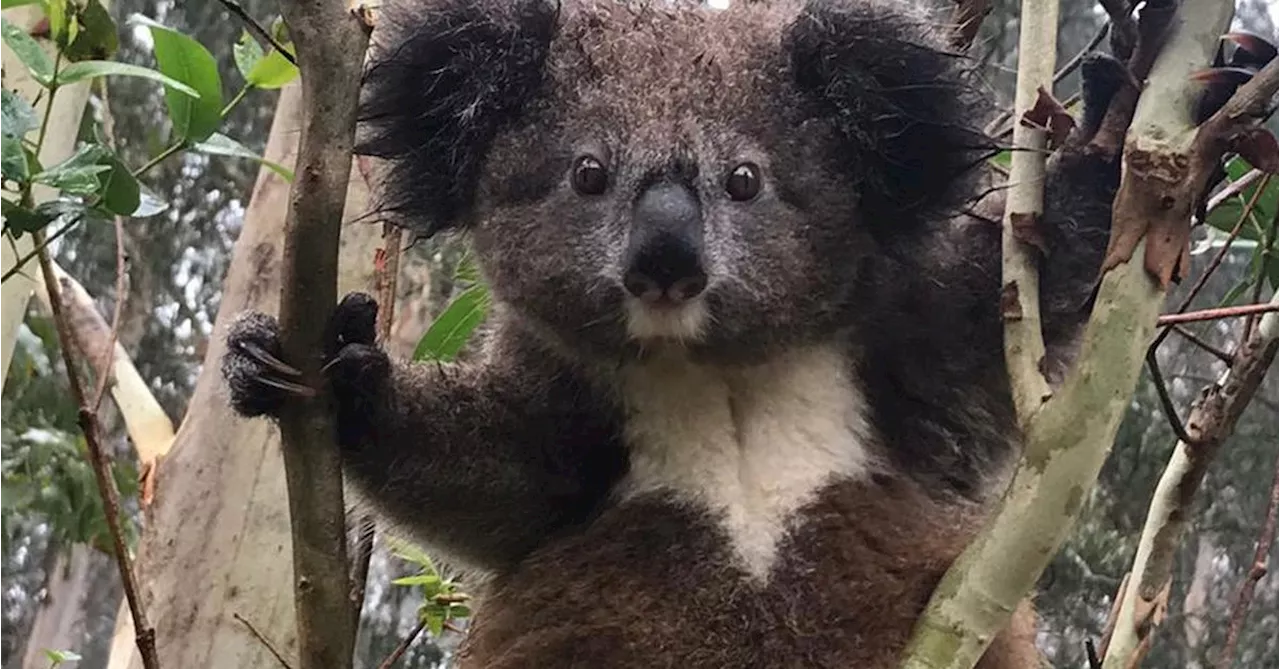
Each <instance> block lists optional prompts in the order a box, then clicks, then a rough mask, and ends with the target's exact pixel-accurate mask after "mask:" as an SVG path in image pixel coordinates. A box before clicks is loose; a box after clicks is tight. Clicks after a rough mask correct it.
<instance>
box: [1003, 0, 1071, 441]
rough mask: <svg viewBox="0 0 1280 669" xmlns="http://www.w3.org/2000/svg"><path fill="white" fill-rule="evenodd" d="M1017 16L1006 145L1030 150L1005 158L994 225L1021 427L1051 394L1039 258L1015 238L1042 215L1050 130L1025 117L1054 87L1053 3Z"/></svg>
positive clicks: (1029, 3) (1029, 2) (1028, 3)
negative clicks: (1005, 180)
mask: <svg viewBox="0 0 1280 669" xmlns="http://www.w3.org/2000/svg"><path fill="white" fill-rule="evenodd" d="M1021 16H1022V25H1021V26H1020V33H1019V34H1018V54H1019V56H1018V80H1017V91H1016V95H1015V100H1014V105H1013V111H1014V119H1015V124H1014V129H1013V144H1014V146H1018V147H1026V148H1029V149H1031V150H1030V151H1014V152H1013V154H1012V156H1011V157H1010V160H1011V163H1010V169H1009V183H1010V184H1011V185H1012V187H1011V188H1010V189H1009V197H1008V199H1007V200H1006V201H1005V210H1004V218H1003V224H1002V226H1001V231H1002V232H1001V248H1002V253H1001V255H1002V263H1001V277H1000V284H1001V286H1002V289H1001V299H1000V303H1001V313H1002V316H1003V319H1004V354H1005V364H1006V365H1007V367H1008V369H1009V385H1010V388H1011V390H1012V391H1013V404H1014V408H1015V409H1016V410H1017V416H1018V424H1019V426H1021V427H1025V426H1026V425H1027V423H1028V422H1029V421H1030V420H1031V418H1032V417H1033V416H1035V414H1036V413H1037V412H1038V411H1039V410H1040V407H1041V406H1042V405H1043V404H1044V402H1045V401H1046V400H1048V398H1049V397H1050V394H1051V391H1050V389H1049V382H1048V380H1047V379H1046V378H1045V376H1044V374H1043V373H1042V372H1041V371H1040V361H1041V360H1042V359H1043V358H1044V355H1045V348H1044V336H1043V335H1042V334H1041V327H1040V279H1039V276H1040V272H1039V258H1038V256H1037V253H1038V251H1037V249H1036V248H1035V247H1034V246H1033V245H1032V244H1031V243H1028V242H1027V241H1025V240H1023V239H1022V238H1021V237H1020V236H1019V232H1020V230H1021V229H1023V228H1024V227H1025V226H1030V227H1031V228H1033V229H1034V228H1035V227H1037V226H1038V225H1039V219H1040V217H1041V216H1042V215H1043V214H1044V179H1045V161H1046V159H1047V149H1048V145H1049V133H1048V131H1047V129H1046V128H1047V127H1048V125H1049V124H1048V119H1047V118H1044V119H1031V118H1030V117H1031V116H1032V115H1034V114H1036V113H1037V110H1039V109H1041V105H1040V104H1039V102H1040V101H1041V100H1043V99H1044V96H1045V95H1046V94H1047V93H1046V91H1048V90H1049V89H1051V88H1052V86H1053V71H1054V70H1053V68H1054V58H1055V49H1054V48H1053V45H1054V44H1055V43H1056V37H1057V29H1058V2H1057V0H1023V1H1022V13H1021ZM1049 113H1052V112H1049Z"/></svg>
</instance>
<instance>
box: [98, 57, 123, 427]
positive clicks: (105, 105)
mask: <svg viewBox="0 0 1280 669" xmlns="http://www.w3.org/2000/svg"><path fill="white" fill-rule="evenodd" d="M96 83H97V85H98V95H99V97H101V98H102V110H103V111H102V134H103V135H104V136H105V137H106V140H107V145H108V146H109V147H111V149H112V150H113V151H114V150H115V148H116V132H115V122H114V121H113V119H112V116H111V103H110V99H109V98H108V97H107V79H106V77H102V78H100V79H98V80H97V82H96ZM112 218H113V222H114V223H115V232H116V304H115V308H114V309H113V311H112V313H111V330H110V333H109V334H108V335H107V345H106V346H105V347H103V349H102V360H101V361H100V362H99V363H98V366H97V369H96V372H97V374H98V387H97V389H96V390H94V392H93V401H92V402H91V403H90V404H89V406H90V407H91V408H92V409H93V410H94V411H97V410H98V408H99V407H101V406H102V398H103V396H105V395H106V393H107V383H108V381H109V379H110V378H111V361H112V359H113V358H114V357H115V348H116V340H117V339H119V337H120V318H121V315H122V314H123V313H124V303H125V300H126V299H128V292H129V291H128V288H127V287H126V285H127V284H126V282H127V280H128V272H127V270H126V268H125V264H126V262H127V261H126V258H125V251H124V217H122V216H119V215H116V216H114V217H112Z"/></svg>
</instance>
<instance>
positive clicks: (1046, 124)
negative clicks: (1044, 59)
mask: <svg viewBox="0 0 1280 669" xmlns="http://www.w3.org/2000/svg"><path fill="white" fill-rule="evenodd" d="M1019 122H1020V123H1021V124H1022V126H1023V127H1025V128H1042V129H1044V130H1047V131H1048V133H1049V148H1050V149H1055V148H1057V147H1059V146H1062V143H1063V142H1065V141H1066V140H1067V135H1070V134H1071V131H1072V130H1074V129H1075V127H1076V120H1075V119H1074V118H1073V117H1072V116H1071V114H1069V113H1067V110H1066V108H1065V107H1063V106H1062V103H1061V102H1058V100H1057V99H1056V98H1054V97H1053V94H1052V93H1050V92H1049V91H1046V90H1045V89H1044V86H1041V87H1040V89H1039V91H1038V93H1037V95H1036V103H1035V104H1034V105H1032V106H1031V109H1028V110H1027V111H1025V112H1023V114H1022V119H1021V120H1020V121H1019Z"/></svg>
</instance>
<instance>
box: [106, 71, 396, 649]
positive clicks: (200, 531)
mask: <svg viewBox="0 0 1280 669" xmlns="http://www.w3.org/2000/svg"><path fill="white" fill-rule="evenodd" d="M300 108H301V91H300V88H299V87H298V85H297V84H292V85H290V86H287V87H285V88H284V89H282V90H281V93H280V99H279V102H278V103H277V108H276V116H275V119H274V121H273V123H272V126H271V134H270V137H269V138H268V140H267V149H266V152H265V154H266V157H267V158H268V159H271V160H274V161H276V162H279V163H281V164H284V165H292V164H293V162H294V160H295V158H296V152H297V139H298V135H299V132H298V131H299V124H300V118H299V114H300V112H301V109H300ZM351 189H352V190H351V191H350V195H349V197H348V212H349V213H348V217H347V218H348V220H351V219H352V218H353V216H352V214H355V215H356V216H358V215H359V214H362V213H364V210H365V207H366V206H367V194H366V193H365V192H364V183H363V180H361V179H359V178H358V175H357V178H355V179H353V180H352V185H351ZM288 197H289V184H288V183H286V182H285V181H284V180H282V179H281V178H280V177H278V176H276V175H275V173H273V172H271V171H270V170H266V169H264V170H261V171H260V172H259V174H258V180H257V183H256V184H255V186H254V190H253V195H252V199H251V200H250V203H249V207H248V210H247V211H246V212H245V219H244V226H243V229H242V230H241V233H240V238H239V239H238V240H237V241H236V244H235V247H234V250H233V259H232V262H231V266H230V269H229V271H228V274H227V277H226V279H225V281H224V283H223V293H222V303H221V306H220V308H219V312H218V317H217V320H216V322H215V326H214V334H213V337H212V338H211V340H210V342H209V348H208V352H207V354H206V356H205V363H204V368H203V370H202V371H201V375H200V378H199V380H198V381H197V384H196V390H195V393H194V394H193V396H192V398H191V402H190V403H189V407H190V408H189V409H188V412H187V415H186V416H185V418H184V419H183V421H182V426H181V427H180V428H179V430H178V435H177V438H176V440H175V442H174V445H173V448H172V449H171V450H170V452H169V454H168V455H167V456H165V457H164V458H162V459H161V460H160V461H159V464H158V466H157V474H156V493H155V498H154V500H153V502H152V504H151V506H150V508H149V510H148V518H147V522H146V527H145V530H144V532H143V536H142V541H141V545H140V549H139V553H138V561H137V568H138V571H139V581H140V582H141V583H142V584H143V589H144V592H143V598H144V601H145V602H146V604H147V606H148V613H149V615H150V618H151V620H152V621H153V622H154V624H155V626H156V637H157V639H156V641H157V646H158V649H159V656H160V662H161V664H162V665H163V666H164V667H182V668H183V669H195V668H198V667H218V668H222V667H226V668H228V669H231V668H235V669H239V668H241V667H272V666H278V662H277V661H276V660H275V659H274V658H273V657H272V655H271V654H270V652H269V651H268V650H267V649H266V648H265V647H264V646H263V644H262V642H260V641H258V640H257V639H256V638H255V637H254V636H253V634H252V633H251V632H250V631H249V629H248V626H247V625H246V624H245V622H243V621H247V622H248V623H249V624H252V625H253V627H254V628H255V629H256V630H257V631H258V632H259V633H261V634H262V635H263V636H264V637H265V638H266V639H268V640H270V642H271V644H272V645H273V646H274V647H275V648H276V649H277V650H278V651H280V652H281V654H283V655H284V657H285V658H287V659H290V661H291V662H292V658H294V657H295V656H296V651H297V633H296V630H295V621H294V607H293V592H292V588H293V573H292V564H291V560H290V555H291V550H290V544H289V541H290V535H289V519H288V504H287V500H286V498H285V482H284V468H283V465H282V462H281V458H280V452H279V432H278V431H277V429H276V427H275V426H274V425H272V424H271V423H269V422H267V421H264V420H252V421H249V420H241V419H239V418H237V417H236V416H235V415H233V414H232V412H231V409H230V407H229V406H228V405H227V402H226V397H225V393H226V390H225V387H224V385H223V382H222V379H221V375H220V373H219V369H218V367H219V361H220V360H221V358H222V355H223V352H224V350H225V345H224V341H223V338H224V336H225V334H226V328H227V326H228V324H229V323H230V322H231V320H232V319H234V318H235V316H236V315H237V314H239V313H240V312H242V311H245V310H248V309H253V310H258V311H263V312H266V313H272V314H274V313H275V312H276V310H277V306H278V302H279V294H280V273H279V272H280V267H279V264H280V242H281V239H282V236H283V224H284V219H285V210H286V208H287V206H288ZM379 231H380V228H379V226H376V225H372V224H365V223H351V224H349V225H348V226H347V227H346V228H345V229H344V232H343V236H344V247H343V263H344V271H343V280H342V281H341V282H340V283H341V284H342V286H341V289H342V290H343V291H347V290H357V289H359V290H366V291H367V290H371V289H372V280H371V278H372V271H373V257H374V251H375V249H376V248H377V247H378V245H379V243H380V240H379V236H378V233H379ZM238 618H239V619H238ZM109 666H110V667H111V668H112V669H117V668H119V669H123V668H125V667H131V668H132V667H141V660H140V658H139V657H138V656H137V650H136V648H135V647H134V646H133V625H132V621H131V620H130V618H129V616H128V615H127V614H125V613H123V612H122V614H121V615H120V616H119V617H118V619H117V625H116V634H115V639H114V641H113V650H112V655H111V663H110V665H109Z"/></svg>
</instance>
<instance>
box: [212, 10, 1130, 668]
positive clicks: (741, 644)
mask: <svg viewBox="0 0 1280 669" xmlns="http://www.w3.org/2000/svg"><path fill="white" fill-rule="evenodd" d="M944 27H945V21H944V20H941V19H940V17H938V16H935V15H932V14H930V13H929V11H928V10H927V9H924V8H920V7H916V6H914V5H911V4H908V3H905V2H898V1H896V0H811V1H810V2H808V3H805V2H801V1H798V0H797V1H791V0H778V1H776V2H734V3H733V4H732V6H731V7H729V8H728V9H724V10H716V9H710V8H707V7H703V6H700V5H699V4H698V3H693V2H650V3H641V2H634V1H629V0H564V1H563V2H560V3H555V2H551V1H550V0H391V1H390V2H389V3H387V6H385V7H384V8H383V9H382V11H381V14H380V16H379V23H378V26H377V28H376V30H375V31H374V37H373V45H372V47H371V49H372V50H371V55H370V57H369V65H368V68H367V72H366V76H365V80H364V84H363V91H362V99H361V104H362V112H361V118H360V126H359V130H358V133H359V134H358V139H359V152H360V153H363V154H366V155H370V156H376V157H378V158H380V159H382V160H383V161H384V165H385V168H386V169H385V179H384V181H383V183H382V184H381V185H380V187H379V188H378V197H379V198H380V200H381V207H382V210H383V211H385V212H386V213H387V214H388V215H389V216H391V217H393V219H394V220H395V221H396V222H397V223H398V224H400V225H402V226H404V227H406V228H407V229H409V230H411V231H413V232H414V233H417V234H418V235H421V236H431V235H435V234H440V233H446V232H454V233H457V234H464V235H466V236H467V237H468V239H469V241H470V243H471V245H472V247H473V249H474V251H475V253H476V256H477V258H478V260H479V264H480V266H481V269H482V272H483V274H484V277H485V280H486V281H487V283H488V285H489V287H490V290H491V292H492V295H493V299H494V310H493V313H492V315H491V317H490V321H489V324H488V331H487V333H486V336H485V340H484V342H483V345H482V347H481V349H480V350H479V351H478V353H477V354H476V356H475V357H474V358H472V359H468V360H467V361H466V362H460V363H455V364H434V363H432V364H413V363H407V362H400V361H394V360H391V359H390V358H389V357H388V356H387V355H386V354H385V353H384V352H383V351H382V350H380V349H379V348H378V347H377V345H376V344H375V341H374V334H373V331H374V328H373V322H374V318H375V315H376V310H377V305H376V304H374V302H373V301H372V299H370V298H369V297H368V296H365V295H361V294H354V295H350V296H348V297H346V298H345V299H344V300H343V301H342V303H341V304H340V305H338V307H337V309H336V311H335V313H334V316H333V323H332V326H331V330H330V334H329V338H330V342H331V350H330V358H331V359H330V361H329V362H328V364H327V366H326V374H327V376H326V378H327V383H328V384H329V388H328V390H329V392H328V393H327V395H326V396H328V397H331V401H332V406H333V411H334V412H335V414H336V418H337V423H338V433H339V434H338V437H339V442H340V448H341V452H342V458H343V464H344V470H345V474H346V476H347V477H348V478H349V479H350V480H351V481H352V482H353V483H354V484H355V485H356V486H357V487H358V488H359V489H360V491H362V493H363V494H364V495H365V496H367V497H368V498H369V499H370V500H372V501H373V502H374V503H375V504H376V505H377V507H378V509H379V511H380V513H381V514H382V516H383V518H384V519H385V522H387V523H389V524H390V525H392V526H394V527H396V528H398V529H399V530H401V531H403V532H406V533H408V535H409V536H411V537H412V538H414V539H415V540H417V541H420V542H421V543H423V544H424V545H426V546H428V547H429V548H431V549H433V550H435V551H438V552H439V554H441V555H443V556H446V557H447V558H448V560H450V561H452V562H455V563H457V564H460V565H464V566H466V567H469V568H472V569H475V570H478V571H481V572H483V573H484V574H485V575H486V579H485V584H484V589H483V597H482V599H481V601H480V606H479V608H478V611H477V616H476V619H475V622H474V625H473V627H472V629H471V630H470V632H469V635H468V638H467V641H466V644H465V648H464V651H463V654H462V666H464V667H487V668H490V669H508V668H530V667H636V668H640V667H668V666H681V667H716V668H719V667H862V668H870V669H888V668H890V667H896V666H897V663H898V661H899V659H900V658H899V655H900V653H901V651H902V649H903V647H904V645H905V643H906V641H907V638H908V636H909V634H910V632H911V630H912V626H913V624H914V623H915V621H916V619H917V618H918V616H919V615H920V612H921V611H922V610H923V608H924V606H925V604H926V602H927V601H928V599H929V596H930V594H931V593H932V591H933V589H934V587H935V585H936V584H937V583H938V581H939V579H940V578H941V576H942V574H943V573H944V572H945V570H946V569H947V568H948V566H949V565H950V564H951V563H952V562H953V561H954V559H955V558H956V557H957V556H958V555H959V554H960V552H961V551H962V550H963V549H964V547H965V546H966V544H967V543H968V542H969V541H970V540H971V539H972V538H973V537H974V536H975V535H976V533H977V532H978V530H979V528H980V526H981V524H982V522H983V520H984V518H985V516H986V515H987V513H988V512H989V510H990V507H991V503H992V502H993V501H994V500H995V499H996V498H998V497H999V495H1000V494H1001V493H1002V492H1003V487H1004V485H1005V484H1006V483H1007V479H1008V476H1009V474H1010V473H1011V467H1012V464H1013V463H1014V462H1015V460H1016V454H1017V451H1018V448H1019V446H1020V435H1019V433H1018V430H1017V427H1016V422H1015V416H1014V411H1013V408H1012V403H1011V398H1010V392H1009V386H1008V379H1007V374H1006V371H1005V366H1004V358H1003V353H1002V344H1001V341H1002V329H1001V328H1002V326H1001V316H1000V304H999V302H1000V278H999V277H1000V225H999V212H1000V211H1001V208H1002V195H1001V192H1000V188H999V179H998V177H996V176H993V175H992V174H989V173H988V172H987V167H986V165H987V158H989V157H990V156H991V155H992V151H993V148H994V146H995V145H994V143H993V140H991V139H990V138H989V137H987V136H986V135H985V134H984V132H983V130H982V128H983V125H984V123H985V122H986V121H988V120H989V119H990V117H991V116H992V111H993V104H992V101H991V99H990V97H989V95H987V94H986V92H984V90H983V88H982V86H981V85H980V82H979V81H978V80H977V79H976V77H975V76H974V74H973V72H972V69H973V68H972V64H971V63H970V62H969V61H968V60H967V59H966V58H965V57H964V56H963V54H958V53H955V52H953V51H952V50H950V48H949V47H948V46H947V41H946V35H945V34H944V33H943V29H944ZM1119 67H1121V66H1119V65H1118V64H1117V63H1115V62H1114V61H1108V60H1107V59H1105V58H1094V59H1091V60H1090V61H1089V62H1088V63H1086V66H1085V80H1086V82H1088V81H1092V80H1097V81H1102V82H1104V83H1105V82H1107V81H1111V82H1117V81H1121V80H1122V79H1123V77H1121V76H1118V75H1117V74H1116V72H1117V68H1119ZM1121 72H1122V70H1121ZM1117 86H1118V84H1117V85H1109V86H1101V87H1099V88H1097V89H1095V90H1094V92H1093V93H1092V94H1091V95H1086V102H1087V104H1088V105H1089V106H1090V109H1088V110H1086V112H1085V119H1086V123H1085V124H1084V125H1083V126H1082V127H1081V128H1079V129H1077V131H1076V132H1077V135H1080V134H1084V135H1087V134H1088V133H1089V132H1092V131H1094V130H1096V121H1097V119H1100V118H1101V113H1100V112H1099V111H1098V110H1099V109H1103V110H1105V109H1106V107H1107V104H1108V101H1109V93H1110V92H1114V90H1115V89H1116V88H1117ZM1098 90H1101V91H1103V92H1102V93H1101V94H1100V93H1098V92H1097V91H1098ZM1099 105H1100V106H1099ZM1089 119H1093V121H1089ZM1090 126H1093V127H1090ZM1074 139H1075V140H1076V141H1075V146H1076V147H1077V148H1079V147H1080V146H1082V145H1083V144H1082V143H1081V141H1082V140H1081V138H1080V137H1075V138H1074ZM1118 178H1119V167H1118V160H1117V157H1116V156H1115V155H1099V154H1096V153H1089V152H1086V151H1075V152H1070V151H1064V152H1063V155H1061V156H1059V157H1057V158H1055V159H1054V161H1053V167H1052V170H1051V175H1050V178H1049V185H1048V191H1047V193H1046V203H1047V204H1046V207H1047V210H1046V212H1045V215H1044V217H1043V220H1042V221H1041V225H1042V226H1043V230H1042V232H1043V236H1044V245H1045V249H1044V250H1045V254H1044V259H1043V260H1044V262H1043V267H1042V287H1041V292H1042V300H1041V301H1042V306H1043V311H1044V325H1045V335H1046V339H1047V344H1048V347H1049V351H1050V356H1049V357H1050V358H1051V359H1047V360H1046V365H1045V366H1046V370H1051V369H1058V368H1064V366H1065V365H1066V364H1067V363H1069V358H1070V349H1071V342H1072V339H1073V338H1074V337H1075V336H1076V334H1077V331H1078V330H1079V326H1080V324H1081V323H1082V321H1083V320H1084V318H1085V315H1086V314H1087V312H1088V308H1089V300H1090V297H1091V294H1092V291H1093V288H1094V286H1095V283H1096V279H1097V275H1098V269H1099V266H1100V262H1101V257H1102V253H1103V250H1104V249H1105V246H1106V241H1107V237H1108V230H1109V226H1110V220H1109V219H1110V203H1111V201H1112V199H1113V197H1114V194H1115V190H1116V187H1117V183H1118ZM993 184H994V185H993ZM278 334H279V333H278V325H277V324H276V322H275V320H274V319H272V318H270V317H268V316H265V315H262V314H247V315H244V316H242V317H241V318H240V319H239V320H238V321H236V323H235V324H234V325H233V327H232V328H231V329H230V332H229V335H228V351H227V354H226V356H225V358H224V359H223V361H222V369H223V373H224V376H225V378H226V380H227V383H228V385H229V388H230V400H231V403H232V405H233V406H234V408H235V409H236V410H237V411H238V412H239V413H240V414H242V415H244V416H262V415H266V416H274V415H277V414H278V412H279V411H280V408H281V407H282V406H284V405H285V403H286V402H289V401H291V398H292V397H293V396H294V395H298V394H304V393H306V392H310V389H308V388H305V387H303V386H301V385H300V383H299V381H298V376H297V372H296V370H295V369H294V368H293V367H292V366H291V365H289V364H288V362H287V361H285V360H282V359H280V357H281V352H280V345H279V336H278ZM1033 633H1034V629H1033V620H1032V616H1031V613H1030V611H1029V609H1028V610H1022V611H1020V612H1019V613H1018V614H1017V615H1015V616H1014V619H1013V622H1012V623H1011V624H1010V626H1009V628H1008V629H1007V630H1005V631H1004V632H1003V633H1002V634H1001V635H999V636H998V637H997V638H996V639H995V640H994V643H993V644H992V646H991V647H990V649H989V650H988V651H987V653H986V655H985V657H984V658H983V660H982V664H981V665H980V666H981V667H984V669H1025V668H1027V667H1033V666H1037V664H1038V663H1039V662H1040V660H1039V656H1038V655H1037V652H1036V650H1035V647H1034V644H1033Z"/></svg>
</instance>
